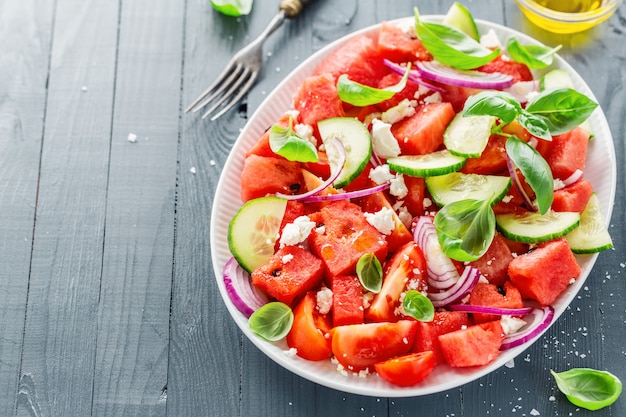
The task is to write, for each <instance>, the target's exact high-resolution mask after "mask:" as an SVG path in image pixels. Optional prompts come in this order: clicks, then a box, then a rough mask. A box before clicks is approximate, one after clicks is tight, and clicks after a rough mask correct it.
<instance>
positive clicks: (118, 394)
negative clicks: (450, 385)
mask: <svg viewBox="0 0 626 417" xmlns="http://www.w3.org/2000/svg"><path fill="white" fill-rule="evenodd" d="M450 4H451V1H450V0H446V1H441V2H440V1H438V0H420V1H418V2H408V1H400V0H395V1H394V0H392V1H388V0H384V1H383V0H379V1H375V0H342V1H340V2H339V1H331V0H317V1H316V2H314V4H312V5H311V6H310V7H309V8H308V9H307V10H306V11H305V13H304V15H303V16H301V17H300V18H299V19H298V20H297V21H289V22H287V23H286V24H285V25H284V26H283V27H282V28H281V29H280V30H279V31H278V32H277V33H276V34H274V36H273V37H272V38H271V40H270V41H269V42H268V43H267V45H266V52H267V54H266V57H265V58H266V68H265V70H264V72H263V74H262V77H261V79H260V81H259V82H258V83H257V85H256V86H255V87H254V89H253V90H252V91H251V93H250V94H249V95H248V96H247V98H246V100H245V101H244V102H242V103H241V105H240V106H238V108H237V109H235V110H233V111H231V112H229V113H228V114H227V115H226V116H225V117H223V118H221V119H219V120H218V121H217V122H214V123H211V122H208V121H201V120H199V118H197V117H194V116H190V115H186V114H184V113H183V112H182V109H183V108H184V106H185V105H186V104H187V103H189V102H190V101H191V99H192V98H194V97H195V96H196V95H197V94H198V92H199V91H201V90H202V89H204V87H206V85H207V84H208V83H209V82H210V81H211V80H213V79H214V77H215V76H216V75H217V74H218V72H219V71H220V70H221V68H222V66H223V65H224V64H225V62H226V61H227V60H228V58H229V57H230V56H231V55H232V54H233V52H234V51H236V50H238V49H239V48H240V47H241V46H242V45H244V44H246V43H248V42H249V41H250V40H251V39H252V38H253V37H254V36H255V35H256V34H258V33H260V31H261V30H262V29H263V27H264V26H265V24H266V23H267V22H268V21H269V20H270V18H271V17H272V16H273V15H274V13H275V12H276V10H277V9H276V8H277V1H271V0H257V1H256V4H255V5H254V8H253V11H252V13H251V14H250V15H249V16H247V17H243V18H228V17H225V16H222V15H220V14H218V13H216V12H214V11H213V10H212V9H211V7H210V4H209V0H161V1H148V0H128V1H121V0H118V1H112V0H56V1H49V0H23V1H18V0H0V213H2V214H1V215H0V317H1V322H0V415H1V416H7V417H9V416H20V417H26V416H31V417H69V416H77V417H85V416H172V417H192V416H224V417H232V416H245V417H248V416H273V417H276V416H417V415H420V416H442V417H443V416H456V417H459V416H468V417H479V416H535V415H541V416H554V415H558V416H578V415H580V416H585V415H592V413H590V412H588V411H586V410H581V409H578V408H577V407H575V406H573V405H571V404H570V403H569V402H568V401H567V400H566V399H565V398H564V397H563V396H562V395H561V394H560V393H559V392H558V391H557V389H556V386H555V384H554V381H553V379H552V378H551V377H550V375H549V369H557V370H564V369H567V368H570V367H574V366H580V367H593V368H598V369H608V370H610V371H611V372H613V373H615V374H616V375H618V376H620V377H621V378H622V379H623V380H626V347H625V342H624V340H625V339H624V337H625V332H624V328H625V326H626V324H625V322H626V311H625V310H626V303H625V302H624V295H625V294H626V284H625V282H626V281H625V279H626V255H625V254H624V246H625V245H626V238H625V235H626V233H625V232H626V230H625V228H624V227H625V224H626V218H625V216H626V214H625V213H626V212H625V210H624V201H625V197H626V196H625V184H626V182H625V181H624V177H625V173H624V163H625V162H626V153H625V150H624V139H625V136H626V122H625V119H626V118H625V117H624V115H625V114H626V106H625V104H626V75H625V74H626V73H625V72H624V66H625V65H626V48H624V44H625V43H626V8H624V7H622V8H621V10H619V11H618V14H617V15H615V16H614V17H613V18H611V19H610V20H609V21H608V22H606V23H605V24H604V25H602V26H601V27H599V28H597V29H595V30H592V31H589V32H586V33H584V34H579V35H574V36H571V37H568V36H554V35H550V34H548V33H546V32H543V31H541V30H539V29H537V28H536V27H534V26H532V25H531V24H530V23H529V22H528V21H527V20H525V19H524V18H523V16H522V15H521V13H520V12H519V11H518V9H517V7H516V6H515V4H514V2H513V0H481V1H473V2H471V1H470V2H469V3H467V4H468V5H469V7H470V9H471V10H472V12H473V13H474V16H475V17H476V18H480V19H485V20H491V21H494V22H497V23H502V24H505V25H507V26H509V27H512V28H514V29H518V30H521V31H524V32H526V33H528V34H530V35H532V36H535V37H536V38H538V39H539V40H542V41H544V42H545V43H548V44H558V43H561V44H563V45H564V48H563V49H562V51H561V52H560V53H561V54H562V56H563V57H564V58H566V59H567V60H568V61H569V62H570V63H571V64H572V65H573V66H574V68H575V69H576V70H577V71H578V72H579V73H580V74H581V75H582V76H583V78H584V79H585V80H586V81H587V83H588V84H589V85H590V86H591V88H592V90H593V91H594V93H595V94H596V96H597V97H598V99H599V101H600V104H601V105H602V107H603V108H604V111H605V112H606V116H607V118H608V120H609V123H610V125H611V129H612V132H613V137H614V140H615V148H616V154H617V160H618V188H617V196H616V205H615V208H614V211H613V218H612V222H611V232H612V234H613V237H614V239H615V246H616V249H615V250H613V251H608V252H605V253H603V254H601V255H600V257H599V259H598V262H597V264H596V266H595V268H594V270H593V272H592V274H591V275H590V276H589V279H588V285H587V286H586V287H585V289H584V291H582V292H581V294H580V296H579V297H578V298H577V299H576V300H575V301H574V303H573V304H572V305H571V308H570V309H569V310H568V311H567V312H566V313H565V314H564V315H563V316H562V317H561V318H560V319H559V320H558V322H557V323H556V324H555V325H554V326H553V327H552V328H551V330H550V331H549V332H547V333H546V334H545V336H544V337H543V338H542V339H541V340H540V341H539V342H538V343H536V344H534V345H533V346H532V347H530V348H528V350H527V351H526V352H525V353H524V354H523V355H522V356H521V357H519V358H518V359H517V360H516V361H515V366H514V367H513V368H507V367H503V368H502V369H499V370H497V371H496V372H494V373H492V374H490V375H488V376H485V377H483V378H481V379H479V380H477V381H475V382H473V383H470V384H468V385H465V386H463V387H461V388H457V389H453V390H450V391H447V392H443V393H440V394H436V395H431V396H427V397H417V398H402V399H401V398H396V399H388V398H375V397H362V396H358V395H351V394H346V393H342V392H338V391H334V390H331V389H328V388H324V387H321V386H318V385H316V384H314V383H312V382H309V381H307V380H304V379H302V378H300V377H298V376H296V375H294V374H292V373H291V372H289V371H286V370H284V369H282V368H281V367H279V366H278V365H276V364H275V363H274V362H272V361H271V360H269V359H268V358H266V357H265V356H264V355H263V354H262V353H261V352H260V351H259V350H258V349H256V348H255V347H254V346H253V345H252V344H251V343H250V342H249V341H248V340H247V339H246V338H245V337H243V336H242V333H241V332H240V331H239V330H238V329H237V328H236V326H235V325H234V324H233V321H232V319H231V318H230V316H229V314H228V312H227V310H226V307H225V305H224V303H223V302H222V300H221V298H220V296H219V293H218V291H217V285H216V282H215V277H214V275H213V268H212V264H211V257H210V248H209V223H210V219H211V205H212V202H213V194H214V191H215V188H216V185H217V182H218V179H219V175H220V172H221V168H222V165H223V163H224V161H225V159H226V157H227V155H228V153H229V149H230V147H231V146H232V144H233V143H234V141H235V139H236V138H237V135H238V132H239V131H240V129H241V128H242V127H243V126H244V124H245V123H246V118H247V117H248V116H249V115H250V114H251V113H252V112H253V111H254V110H255V109H256V108H257V107H258V106H259V105H260V103H261V102H262V101H263V99H264V98H265V97H266V96H267V94H268V93H269V92H270V91H271V90H272V89H273V88H274V87H275V86H276V85H277V83H278V82H279V81H280V80H281V79H282V78H283V77H284V76H285V75H286V74H288V73H289V72H290V71H291V70H292V69H294V68H295V67H296V66H297V65H298V64H299V63H300V62H302V60H303V59H305V58H306V57H307V56H308V55H309V54H310V53H312V52H314V51H316V50H319V49H320V48H322V47H323V46H325V45H326V44H328V43H329V42H331V41H333V40H335V39H337V38H339V37H341V36H342V35H344V34H347V33H349V32H351V31H354V30H356V29H359V28H362V27H365V26H368V25H371V24H374V23H377V22H379V21H381V20H385V19H393V18H397V17H403V16H410V15H412V9H413V6H414V5H418V6H419V7H420V11H421V12H422V13H423V14H441V13H444V12H445V11H446V10H447V9H448V7H449V6H450ZM133 137H136V139H135V140H134V141H132V140H129V138H130V139H132V138H133ZM194 171H195V172H194ZM533 410H534V411H533ZM537 413H539V414H537ZM593 415H594V416H596V415H597V416H620V417H621V416H624V415H626V396H622V397H621V398H620V399H619V400H618V402H617V403H616V404H614V405H613V406H612V407H610V408H607V409H604V410H602V411H599V412H596V413H593Z"/></svg>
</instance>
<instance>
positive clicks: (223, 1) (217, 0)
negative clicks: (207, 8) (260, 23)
mask: <svg viewBox="0 0 626 417" xmlns="http://www.w3.org/2000/svg"><path fill="white" fill-rule="evenodd" d="M253 2H254V1H253V0H211V6H213V8H214V9H215V10H217V11H218V12H220V13H222V14H225V15H227V16H242V15H247V14H250V11H251V10H252V3H253Z"/></svg>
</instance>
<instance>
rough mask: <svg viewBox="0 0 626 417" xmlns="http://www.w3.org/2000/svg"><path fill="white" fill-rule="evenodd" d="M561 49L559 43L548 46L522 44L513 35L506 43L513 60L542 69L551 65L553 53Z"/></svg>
mask: <svg viewBox="0 0 626 417" xmlns="http://www.w3.org/2000/svg"><path fill="white" fill-rule="evenodd" d="M560 49H561V45H559V46H557V47H555V48H548V47H547V46H545V45H522V44H521V43H520V41H519V40H518V39H517V38H515V37H514V36H512V37H510V38H509V39H508V41H507V43H506V51H507V53H508V54H509V56H510V57H511V58H512V59H513V61H516V62H521V63H522V64H526V66H528V67H529V68H533V69H542V68H545V67H547V66H549V65H552V61H553V59H554V55H556V53H557V52H558V51H559V50H560Z"/></svg>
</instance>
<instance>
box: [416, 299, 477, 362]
mask: <svg viewBox="0 0 626 417" xmlns="http://www.w3.org/2000/svg"><path fill="white" fill-rule="evenodd" d="M468 325H469V318H468V315H467V313H464V312H462V311H437V312H435V318H434V319H433V321H431V322H423V321H420V322H418V326H417V333H416V334H415V340H414V341H413V348H412V349H411V351H412V352H426V351H429V350H432V351H433V355H434V357H435V364H440V363H443V362H444V361H445V359H444V357H443V353H442V352H441V347H440V344H439V336H440V335H442V334H446V333H450V332H453V331H456V330H460V329H462V328H464V327H467V326H468Z"/></svg>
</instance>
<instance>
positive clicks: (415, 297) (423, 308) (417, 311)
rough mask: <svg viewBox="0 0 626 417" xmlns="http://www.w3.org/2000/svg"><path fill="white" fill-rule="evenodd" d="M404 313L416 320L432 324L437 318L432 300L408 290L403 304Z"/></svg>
mask: <svg viewBox="0 0 626 417" xmlns="http://www.w3.org/2000/svg"><path fill="white" fill-rule="evenodd" d="M402 308H404V312H405V313H406V314H408V315H409V316H411V317H413V318H414V319H415V320H418V321H423V322H430V321H433V319H434V318H435V307H434V306H433V303H432V301H430V298H428V297H426V296H425V295H424V294H422V293H421V292H419V291H416V290H408V291H407V292H406V293H405V294H404V301H403V302H402Z"/></svg>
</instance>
